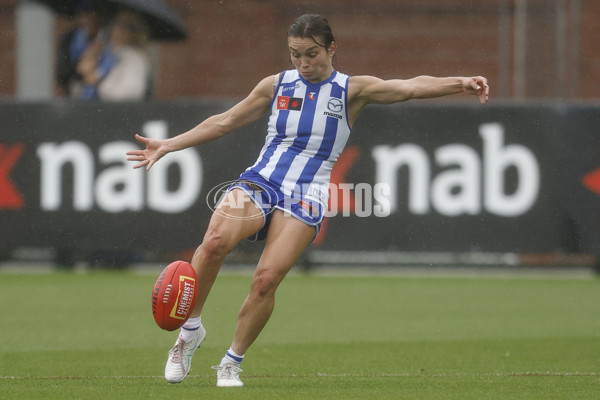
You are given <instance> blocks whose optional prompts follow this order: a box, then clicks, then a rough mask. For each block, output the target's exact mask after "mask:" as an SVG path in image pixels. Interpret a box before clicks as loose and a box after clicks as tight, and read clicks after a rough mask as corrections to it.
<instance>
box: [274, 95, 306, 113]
mask: <svg viewBox="0 0 600 400" xmlns="http://www.w3.org/2000/svg"><path fill="white" fill-rule="evenodd" d="M302 100H303V99H301V98H300V97H287V96H277V109H278V110H290V111H300V110H302Z"/></svg>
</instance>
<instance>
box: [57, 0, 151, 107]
mask: <svg viewBox="0 0 600 400" xmlns="http://www.w3.org/2000/svg"><path fill="white" fill-rule="evenodd" d="M148 42H149V30H148V27H147V25H146V23H145V22H144V20H143V19H142V17H141V16H140V15H139V14H138V13H136V12H135V11H133V10H130V9H126V8H119V9H118V10H117V11H116V12H110V13H109V11H108V9H107V8H106V6H105V4H104V3H103V2H102V1H100V0H79V1H78V3H77V7H76V10H75V17H74V26H73V28H72V29H70V30H69V31H67V32H66V33H65V34H64V35H63V36H62V37H61V39H60V41H59V44H58V51H57V60H56V83H57V87H58V91H59V94H60V95H61V96H65V97H69V98H73V99H81V100H103V101H136V100H144V99H147V98H149V97H150V96H151V92H152V80H151V64H150V57H149V52H148Z"/></svg>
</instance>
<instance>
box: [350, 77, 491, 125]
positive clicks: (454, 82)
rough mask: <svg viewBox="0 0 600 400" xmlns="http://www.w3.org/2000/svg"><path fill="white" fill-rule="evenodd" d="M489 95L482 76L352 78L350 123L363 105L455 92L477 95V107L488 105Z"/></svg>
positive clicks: (438, 95) (424, 97) (485, 81)
mask: <svg viewBox="0 0 600 400" xmlns="http://www.w3.org/2000/svg"><path fill="white" fill-rule="evenodd" d="M489 92H490V88H489V86H488V83H487V79H486V78H485V77H483V76H473V77H450V78H436V77H433V76H426V75H423V76H417V77H415V78H412V79H390V80H383V79H379V78H376V77H374V76H353V77H352V78H350V85H349V98H350V112H351V114H352V115H351V120H353V118H352V116H353V115H356V116H357V115H358V113H360V111H361V110H362V108H363V107H364V106H365V105H367V104H391V103H398V102H401V101H407V100H411V99H429V98H434V97H442V96H448V95H451V94H456V93H466V94H470V95H476V96H479V101H480V102H481V104H485V103H487V102H488V98H489Z"/></svg>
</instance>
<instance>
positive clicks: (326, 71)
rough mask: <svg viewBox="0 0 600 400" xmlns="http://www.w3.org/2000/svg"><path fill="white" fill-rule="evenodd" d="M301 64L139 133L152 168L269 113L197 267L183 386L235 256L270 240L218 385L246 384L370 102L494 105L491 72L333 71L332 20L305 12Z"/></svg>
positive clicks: (139, 156)
mask: <svg viewBox="0 0 600 400" xmlns="http://www.w3.org/2000/svg"><path fill="white" fill-rule="evenodd" d="M287 42H288V43H287V44H288V48H289V53H290V58H291V61H292V64H293V65H294V67H295V68H294V69H291V70H288V71H283V72H281V73H278V74H276V75H271V76H268V77H266V78H264V79H263V80H262V81H260V82H259V83H258V85H257V86H256V87H255V88H254V89H253V90H252V92H251V93H250V94H249V95H248V97H246V98H245V99H243V100H242V101H240V102H239V103H238V104H236V105H235V106H233V107H232V108H231V109H229V110H227V111H225V112H224V113H222V114H218V115H214V116H211V117H209V118H207V119H206V120H204V121H203V122H202V123H200V124H199V125H197V126H196V127H194V128H192V129H191V130H189V131H187V132H185V133H182V134H180V135H178V136H175V137H172V138H168V139H165V140H153V139H149V138H146V137H142V136H139V135H136V139H137V140H138V141H140V142H141V143H142V144H144V145H145V147H146V148H145V149H143V150H137V151H131V152H128V153H127V154H128V155H129V157H128V159H129V160H132V161H137V164H136V165H135V166H134V168H140V167H146V169H147V170H149V169H150V168H152V166H153V165H154V163H156V162H157V161H158V160H159V159H160V158H161V157H163V156H164V155H165V154H167V153H170V152H174V151H178V150H182V149H185V148H188V147H191V146H197V145H202V144H204V143H206V142H209V141H211V140H215V139H218V138H220V137H222V136H224V135H226V134H228V133H229V132H231V131H233V130H234V129H237V128H239V127H241V126H243V125H245V124H248V123H250V122H252V121H255V120H257V119H258V118H260V117H261V116H263V115H264V114H267V113H269V115H270V117H269V122H268V127H267V137H266V142H265V145H264V147H263V149H262V151H261V152H260V154H259V156H258V159H257V160H256V163H255V164H254V165H252V166H250V167H249V168H248V169H246V170H245V171H244V172H243V173H242V174H241V175H240V177H239V179H238V181H237V182H236V183H234V184H233V185H231V187H230V188H229V192H228V194H227V195H226V196H225V199H224V200H223V201H222V202H221V203H220V205H219V206H218V207H217V208H216V210H215V212H214V213H213V215H212V217H211V220H210V223H209V226H208V228H207V231H206V233H205V236H204V239H203V241H202V243H201V244H200V246H199V247H198V248H197V250H196V252H195V254H194V256H193V259H192V262H191V263H192V265H193V266H194V269H195V270H196V272H197V275H198V282H199V285H200V288H199V293H198V300H197V302H196V306H195V309H194V311H193V313H192V316H191V318H190V319H189V320H188V321H187V322H186V323H185V324H184V325H183V327H182V329H181V331H180V334H179V337H178V339H177V342H176V343H175V346H174V347H173V348H172V349H171V351H170V352H169V358H168V361H167V365H166V368H165V377H166V379H167V380H168V381H169V382H173V383H175V382H180V381H181V380H183V379H184V378H185V377H186V375H187V374H188V373H189V371H190V367H191V360H192V356H193V354H194V351H195V350H196V348H198V346H199V345H200V344H201V343H202V341H203V340H204V338H205V336H206V331H205V329H204V327H203V326H202V323H201V317H200V315H201V312H202V307H203V305H204V303H205V301H206V298H207V296H208V294H209V292H210V289H211V287H212V285H213V283H214V281H215V279H216V277H217V274H218V272H219V269H220V267H221V263H222V262H223V259H224V258H225V256H226V255H227V254H228V253H229V252H230V251H231V250H232V249H233V248H234V246H236V244H237V243H239V242H240V241H241V240H242V239H245V238H253V239H265V246H264V250H263V252H262V255H261V257H260V260H259V262H258V265H257V266H256V270H255V271H254V274H253V277H252V282H251V287H250V291H249V294H248V297H247V298H246V300H245V301H244V303H243V305H242V307H241V309H240V312H239V315H238V322H237V327H236V329H235V333H234V336H233V341H232V343H231V347H230V348H229V350H228V351H227V352H226V353H225V356H224V357H223V359H222V361H221V363H220V364H219V365H218V366H216V367H214V368H215V369H217V371H218V372H217V386H243V383H242V381H241V380H240V378H239V372H240V371H241V369H240V364H241V363H242V360H243V359H244V354H245V353H246V351H247V350H248V348H249V346H250V345H251V344H252V343H253V342H254V341H255V339H256V338H257V337H258V335H259V334H260V332H261V331H262V330H263V328H264V326H265V324H266V323H267V321H268V320H269V317H270V316H271V313H272V311H273V307H274V304H275V292H276V290H277V287H278V286H279V284H280V283H281V281H282V280H283V278H284V277H285V276H286V274H287V273H288V271H289V270H290V268H291V267H292V265H293V264H294V263H295V262H296V260H297V259H298V257H299V256H300V254H301V253H302V252H303V251H304V249H306V247H307V246H308V245H309V244H310V243H311V241H312V240H313V239H314V238H315V236H316V235H317V234H318V232H319V227H320V224H321V221H322V220H323V215H324V213H325V211H326V210H325V207H326V204H327V196H328V194H327V193H328V185H329V178H330V172H331V168H332V167H333V164H334V163H335V161H336V160H337V158H338V156H339V155H340V153H341V151H342V150H343V148H344V145H345V144H346V141H347V139H348V136H349V135H350V131H351V130H352V125H353V124H354V121H356V118H357V117H358V116H359V114H360V112H361V111H362V109H363V108H364V107H365V106H366V105H367V104H390V103H397V102H402V101H406V100H410V99H426V98H433V97H440V96H446V95H451V94H455V93H466V94H470V95H475V96H479V100H480V101H481V103H482V104H483V103H486V102H487V101H488V94H489V87H488V85H487V80H486V78H484V77H482V76H475V77H452V78H435V77H431V76H418V77H416V78H412V79H407V80H402V79H392V80H382V79H379V78H376V77H374V76H353V77H350V76H347V75H345V74H343V73H341V72H339V71H336V70H335V69H334V67H333V57H334V55H335V52H336V43H335V40H334V37H333V33H332V31H331V28H330V26H329V23H328V21H327V19H325V18H323V17H321V16H319V15H303V16H301V17H299V18H298V19H297V20H296V21H295V22H294V23H293V24H292V25H291V27H290V28H289V30H288V33H287Z"/></svg>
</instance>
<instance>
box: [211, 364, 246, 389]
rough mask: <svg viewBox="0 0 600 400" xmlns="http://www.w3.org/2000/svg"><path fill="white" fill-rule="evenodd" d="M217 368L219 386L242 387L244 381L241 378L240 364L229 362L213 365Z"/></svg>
mask: <svg viewBox="0 0 600 400" xmlns="http://www.w3.org/2000/svg"><path fill="white" fill-rule="evenodd" d="M212 368H213V369H216V370H217V386H218V387H241V386H244V382H242V381H241V380H240V375H239V374H240V372H242V369H241V368H240V367H239V365H238V364H236V363H233V362H228V363H225V364H222V365H215V366H214V367H212Z"/></svg>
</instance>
